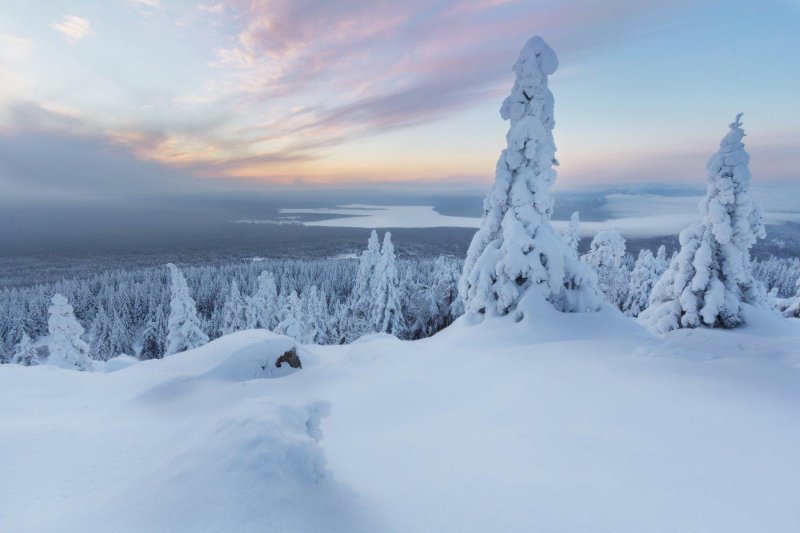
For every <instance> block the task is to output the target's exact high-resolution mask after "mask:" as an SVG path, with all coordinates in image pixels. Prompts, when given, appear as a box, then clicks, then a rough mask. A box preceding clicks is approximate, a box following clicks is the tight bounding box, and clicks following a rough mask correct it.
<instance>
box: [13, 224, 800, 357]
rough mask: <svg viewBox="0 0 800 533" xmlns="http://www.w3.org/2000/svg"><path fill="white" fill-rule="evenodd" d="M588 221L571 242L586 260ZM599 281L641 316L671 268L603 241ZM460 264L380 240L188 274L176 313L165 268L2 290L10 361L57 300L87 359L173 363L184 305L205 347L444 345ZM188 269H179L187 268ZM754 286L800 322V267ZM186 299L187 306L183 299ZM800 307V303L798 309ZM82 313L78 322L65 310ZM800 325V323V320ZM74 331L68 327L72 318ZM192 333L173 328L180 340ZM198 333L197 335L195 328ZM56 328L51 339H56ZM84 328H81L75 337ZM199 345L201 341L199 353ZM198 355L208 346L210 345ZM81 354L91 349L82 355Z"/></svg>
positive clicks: (780, 265) (773, 265) (787, 265)
mask: <svg viewBox="0 0 800 533" xmlns="http://www.w3.org/2000/svg"><path fill="white" fill-rule="evenodd" d="M577 231H578V220H577V216H576V217H575V218H574V219H573V224H571V228H570V230H568V231H567V235H565V237H566V241H567V242H568V243H569V246H570V247H571V248H572V249H573V250H574V253H575V254H576V255H577V242H578V239H577ZM580 259H581V261H582V262H584V263H585V264H588V265H589V266H591V267H592V268H593V269H594V270H595V272H596V273H597V275H598V281H599V286H600V289H601V290H602V292H603V294H604V295H605V297H606V299H607V300H608V301H609V302H610V303H611V304H612V305H614V306H616V307H617V308H619V309H620V310H621V311H623V312H624V313H625V314H627V315H629V316H633V317H635V316H637V315H638V314H639V313H640V312H641V311H642V310H643V309H645V308H646V307H647V304H648V301H649V299H650V293H651V291H652V290H653V286H654V285H655V283H656V281H657V280H658V278H659V276H660V275H661V274H662V273H663V272H664V270H665V269H666V268H667V265H668V264H669V261H670V259H669V258H668V257H667V253H666V250H665V249H664V247H663V246H662V247H660V248H659V249H658V250H657V251H656V253H653V252H652V251H650V250H646V249H645V250H641V251H640V253H639V254H638V257H636V258H634V257H633V256H632V255H630V254H629V253H627V252H626V248H625V240H624V239H623V238H622V236H621V235H619V233H617V232H615V231H603V232H600V233H598V235H597V236H596V237H595V238H594V239H593V240H592V243H591V246H590V248H589V251H588V252H587V253H586V254H584V255H583V256H581V257H580ZM462 267H463V261H462V260H461V259H460V258H454V257H440V258H438V259H436V260H433V259H403V260H401V259H396V258H395V257H394V251H393V246H392V243H391V238H390V236H389V235H388V234H387V235H386V236H385V237H384V242H383V246H381V244H380V243H379V241H378V236H377V234H375V233H374V232H373V235H372V236H371V237H370V240H369V242H368V246H367V249H366V250H364V252H363V253H362V255H361V257H360V258H359V260H348V259H320V260H302V261H301V260H277V259H267V260H263V261H253V262H243V263H235V264H228V265H223V266H194V267H187V268H184V269H182V270H180V271H179V274H180V277H181V279H182V280H183V283H185V285H186V291H185V296H184V297H182V298H184V299H185V298H188V299H189V300H186V301H182V302H175V299H176V296H175V293H176V281H175V279H174V277H171V274H170V271H169V270H168V269H167V268H165V267H160V268H144V269H134V270H117V271H111V272H105V273H103V274H99V275H94V276H91V277H89V278H85V279H65V280H62V281H59V282H56V283H50V284H41V285H35V286H31V287H25V288H11V289H4V290H2V291H0V360H2V362H11V361H13V360H15V359H20V361H21V362H24V361H31V360H34V361H35V357H34V356H35V354H36V353H44V352H45V350H44V346H45V345H47V346H48V347H49V342H50V340H51V337H52V334H51V331H50V329H51V328H52V327H51V326H49V324H48V320H51V321H52V316H53V309H52V308H53V307H54V305H55V304H54V302H53V301H52V300H53V296H54V295H56V294H60V295H61V296H63V297H64V299H65V300H66V302H63V303H59V304H58V305H55V307H56V308H57V309H58V313H60V314H65V313H66V314H69V313H71V316H74V319H75V323H76V324H77V325H78V327H79V328H81V329H80V333H79V334H77V336H76V338H75V339H74V340H73V342H74V343H78V342H79V341H80V342H85V344H86V346H87V348H86V352H87V356H88V357H90V358H92V359H97V360H107V359H109V358H111V357H114V356H116V355H119V354H128V355H133V356H136V357H138V358H140V359H154V358H161V357H163V356H164V355H166V354H168V353H171V352H172V353H174V352H175V351H179V349H178V348H173V349H172V350H171V349H170V343H171V342H173V343H177V344H175V345H176V346H181V347H182V349H186V348H187V347H191V346H192V345H193V344H192V343H191V342H190V343H188V344H186V343H184V344H181V343H180V342H178V341H175V339H174V337H175V336H176V335H177V334H176V333H174V332H173V333H171V331H170V327H171V324H170V319H171V317H172V318H173V319H174V320H173V322H175V321H178V322H180V320H184V325H185V324H186V319H181V318H180V317H178V316H177V315H179V314H180V313H186V312H189V311H185V310H184V311H176V310H175V307H176V305H179V306H183V309H188V308H191V310H193V312H194V313H195V315H196V324H194V325H191V324H190V325H191V326H192V327H196V329H197V331H196V332H195V333H193V335H195V337H197V338H200V339H201V340H203V341H204V339H205V338H207V339H211V340H213V339H215V338H217V337H220V336H222V335H225V334H228V333H231V332H234V331H238V330H242V329H248V328H266V329H270V330H274V331H277V332H280V333H284V334H287V335H290V336H293V337H295V338H297V339H298V341H300V342H302V343H318V344H341V343H348V342H352V341H353V340H355V339H357V338H358V337H360V336H362V335H364V334H367V333H370V332H387V333H391V334H393V335H396V336H397V337H399V338H402V339H418V338H423V337H427V336H430V335H433V334H434V333H436V332H437V331H439V330H441V329H443V328H444V327H446V326H448V325H449V324H450V323H452V322H453V321H454V320H455V319H456V318H457V317H458V316H460V315H461V314H462V313H463V305H462V303H461V300H460V298H459V296H458V280H459V276H460V274H461V270H462ZM176 270H177V269H176ZM752 271H753V274H754V276H755V277H756V278H757V279H758V280H760V281H762V282H763V283H764V285H765V287H766V288H767V289H768V290H769V291H770V301H771V303H772V305H773V307H774V308H775V309H776V311H778V312H782V313H784V314H787V313H788V314H792V313H794V314H797V313H796V312H795V311H796V310H795V308H796V307H797V302H796V301H795V300H798V296H797V291H798V288H797V283H798V280H800V259H797V258H788V259H787V258H776V257H770V258H769V259H766V260H755V261H753V263H752ZM179 299H180V298H179ZM798 301H800V300H798ZM67 302H68V305H69V306H71V311H69V313H68V312H67V311H66V310H65V307H64V306H66V305H67ZM792 316H793V315H792ZM60 320H67V322H68V318H63V317H62V318H61V319H60ZM180 325H181V324H177V323H176V324H172V326H173V329H174V328H176V327H179V326H180ZM186 327H188V326H186ZM49 328H50V329H49ZM74 331H75V328H74V327H73V335H75V334H74ZM196 343H197V342H196ZM198 344H202V342H199V343H198ZM78 351H80V350H78Z"/></svg>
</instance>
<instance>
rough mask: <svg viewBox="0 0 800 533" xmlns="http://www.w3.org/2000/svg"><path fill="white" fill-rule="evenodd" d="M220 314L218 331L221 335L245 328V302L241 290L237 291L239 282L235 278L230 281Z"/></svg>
mask: <svg viewBox="0 0 800 533" xmlns="http://www.w3.org/2000/svg"><path fill="white" fill-rule="evenodd" d="M222 314H223V316H222V327H221V328H220V331H221V332H222V334H223V335H229V334H231V333H233V332H236V331H242V330H243V329H245V328H247V303H246V302H245V300H244V296H242V293H241V291H239V284H238V283H237V282H236V280H235V279H234V280H232V281H231V285H230V290H229V291H228V297H227V298H226V299H225V305H224V306H223V309H222Z"/></svg>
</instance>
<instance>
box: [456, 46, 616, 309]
mask: <svg viewBox="0 0 800 533" xmlns="http://www.w3.org/2000/svg"><path fill="white" fill-rule="evenodd" d="M557 67H558V59H557V58H556V55H555V53H554V52H553V50H551V49H550V47H549V46H548V45H547V44H546V43H545V42H544V40H542V39H541V38H540V37H533V38H531V39H530V40H529V41H528V42H527V43H526V44H525V47H524V48H523V49H522V52H521V54H520V56H519V59H518V60H517V62H516V63H514V67H513V71H514V73H515V74H516V81H515V82H514V87H513V89H512V90H511V94H510V95H509V96H508V97H507V98H506V99H505V101H504V102H503V105H502V107H501V109H500V115H501V117H502V118H503V119H506V120H510V121H511V127H510V129H509V131H508V134H507V135H506V140H507V143H508V146H507V148H506V149H505V150H503V151H502V153H501V154H500V159H499V160H498V162H497V169H496V173H495V183H494V185H493V186H492V189H491V191H490V192H489V196H488V197H487V198H486V200H485V201H484V212H483V220H482V222H481V227H480V229H479V230H478V232H477V233H476V234H475V236H474V237H473V239H472V243H471V244H470V247H469V251H468V253H467V258H466V261H465V262H464V271H463V274H462V276H461V281H460V283H459V292H460V293H461V296H462V298H463V300H464V303H465V306H466V310H467V311H468V312H472V313H489V314H501V315H503V314H507V313H509V312H512V311H514V310H516V312H517V314H518V316H523V315H524V310H523V309H520V303H521V302H522V300H523V298H526V299H532V300H533V302H532V304H533V305H535V302H537V301H547V302H549V303H550V304H552V305H553V306H554V307H555V308H556V309H559V310H561V311H570V312H575V311H589V310H596V309H598V308H599V306H600V304H601V296H600V294H599V292H598V290H597V286H596V285H597V284H596V279H595V275H594V273H593V272H592V270H591V269H590V268H587V267H586V266H585V265H583V264H581V263H580V261H579V260H578V259H577V258H576V257H574V256H573V254H572V251H571V250H570V248H569V246H567V244H566V243H565V242H564V239H563V238H562V237H561V235H559V234H558V233H557V232H556V231H555V230H554V229H553V227H552V225H551V224H550V216H551V215H552V212H553V200H552V198H551V196H550V194H549V191H548V189H549V188H550V187H551V186H552V185H553V182H554V181H555V179H556V172H555V169H554V168H553V167H554V165H557V164H558V162H557V161H556V159H555V152H556V146H555V142H554V141H553V126H554V125H555V121H554V120H553V94H552V93H551V92H550V89H549V88H548V86H547V76H548V75H550V74H552V73H553V72H555V70H556V68H557Z"/></svg>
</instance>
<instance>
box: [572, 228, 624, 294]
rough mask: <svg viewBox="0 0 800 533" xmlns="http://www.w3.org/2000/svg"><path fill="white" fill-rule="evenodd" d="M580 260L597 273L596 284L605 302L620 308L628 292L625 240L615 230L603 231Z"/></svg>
mask: <svg viewBox="0 0 800 533" xmlns="http://www.w3.org/2000/svg"><path fill="white" fill-rule="evenodd" d="M581 260H582V261H583V262H584V263H586V264H587V265H589V266H590V267H592V269H593V270H594V271H595V272H596V273H597V284H598V287H599V288H600V291H602V293H603V294H604V295H605V296H606V300H608V302H609V303H610V304H611V305H613V306H614V307H617V308H621V307H622V304H623V302H624V301H625V297H626V295H627V292H628V272H627V270H626V268H625V239H624V238H623V237H622V235H620V233H619V232H618V231H617V230H603V231H600V232H598V233H597V235H595V236H594V239H592V244H591V245H590V246H589V251H588V252H586V254H584V255H583V256H582V257H581Z"/></svg>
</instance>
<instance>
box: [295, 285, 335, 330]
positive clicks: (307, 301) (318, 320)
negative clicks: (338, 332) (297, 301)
mask: <svg viewBox="0 0 800 533" xmlns="http://www.w3.org/2000/svg"><path fill="white" fill-rule="evenodd" d="M302 307H303V320H304V322H305V325H306V327H305V338H303V339H298V340H299V341H300V342H301V343H303V344H310V343H312V342H313V343H316V344H326V343H328V342H329V337H330V329H331V328H330V325H329V318H328V305H327V302H326V301H325V296H324V295H323V294H321V293H320V292H319V289H317V286H316V285H312V286H311V288H309V289H308V291H306V293H305V294H304V296H303V302H302Z"/></svg>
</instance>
